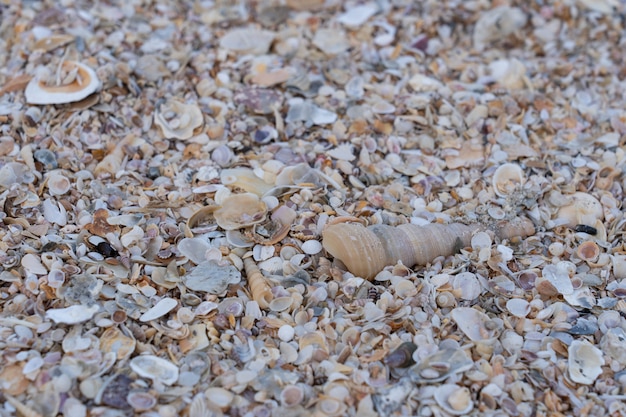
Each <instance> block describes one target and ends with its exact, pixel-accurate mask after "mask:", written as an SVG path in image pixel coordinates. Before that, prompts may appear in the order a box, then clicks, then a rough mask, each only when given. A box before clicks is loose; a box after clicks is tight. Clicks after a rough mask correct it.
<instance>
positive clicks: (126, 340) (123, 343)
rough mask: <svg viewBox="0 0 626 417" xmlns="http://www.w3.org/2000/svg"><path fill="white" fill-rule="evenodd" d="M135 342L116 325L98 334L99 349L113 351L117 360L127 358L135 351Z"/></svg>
mask: <svg viewBox="0 0 626 417" xmlns="http://www.w3.org/2000/svg"><path fill="white" fill-rule="evenodd" d="M118 311H119V310H118ZM136 344H137V342H136V341H135V339H134V338H132V337H129V336H126V335H124V334H123V333H122V331H121V330H120V329H118V328H116V327H109V328H108V329H106V330H105V331H104V333H102V335H101V336H100V349H101V350H102V352H104V353H109V352H111V353H115V357H116V359H117V360H119V361H123V360H125V359H126V358H128V357H129V356H130V355H131V354H132V353H133V352H134V351H135V346H136Z"/></svg>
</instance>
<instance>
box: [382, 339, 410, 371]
mask: <svg viewBox="0 0 626 417" xmlns="http://www.w3.org/2000/svg"><path fill="white" fill-rule="evenodd" d="M416 349H417V345H416V344H415V343H413V342H404V343H402V344H401V345H400V346H398V347H397V348H396V349H395V350H394V351H393V352H391V353H390V354H389V355H387V356H386V357H385V359H384V362H385V364H387V366H389V367H390V368H406V367H409V366H411V365H413V364H414V363H415V361H414V360H413V352H415V350H416Z"/></svg>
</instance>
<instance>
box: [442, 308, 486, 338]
mask: <svg viewBox="0 0 626 417" xmlns="http://www.w3.org/2000/svg"><path fill="white" fill-rule="evenodd" d="M450 316H451V317H452V320H454V321H455V322H456V324H457V326H458V327H459V329H460V330H461V331H462V332H463V333H465V335H466V336H467V337H469V338H470V340H472V341H473V342H479V341H481V340H485V339H490V338H492V337H493V336H494V331H493V330H490V329H488V326H487V323H488V322H490V321H491V319H490V318H489V316H487V315H486V314H485V313H482V312H480V311H478V310H476V309H474V308H471V307H457V308H455V309H454V310H452V311H450Z"/></svg>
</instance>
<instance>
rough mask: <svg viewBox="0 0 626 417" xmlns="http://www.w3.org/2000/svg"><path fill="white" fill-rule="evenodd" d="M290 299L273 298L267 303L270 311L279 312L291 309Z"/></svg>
mask: <svg viewBox="0 0 626 417" xmlns="http://www.w3.org/2000/svg"><path fill="white" fill-rule="evenodd" d="M291 303H292V299H291V296H289V297H277V298H274V299H273V300H272V301H270V303H269V308H270V310H271V311H275V312H281V311H285V310H287V309H289V307H291Z"/></svg>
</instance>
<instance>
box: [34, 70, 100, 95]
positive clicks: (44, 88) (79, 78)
mask: <svg viewBox="0 0 626 417" xmlns="http://www.w3.org/2000/svg"><path fill="white" fill-rule="evenodd" d="M62 70H63V71H64V72H67V73H68V74H72V73H73V74H75V76H74V77H73V78H70V79H68V81H67V82H65V83H64V84H61V85H48V84H47V83H46V81H45V80H42V79H41V78H40V77H35V78H33V79H32V80H31V81H30V82H29V83H28V85H27V86H26V90H25V92H24V95H25V96H26V102H27V103H30V104H64V103H72V102H75V101H80V100H82V99H84V98H85V97H87V96H88V95H90V94H91V93H93V92H95V91H96V90H97V89H98V88H100V80H98V76H97V75H96V72H95V71H94V70H92V69H91V68H89V67H88V66H86V65H84V64H81V63H80V62H75V61H64V62H63V64H62Z"/></svg>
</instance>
